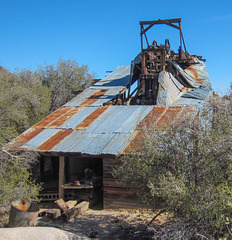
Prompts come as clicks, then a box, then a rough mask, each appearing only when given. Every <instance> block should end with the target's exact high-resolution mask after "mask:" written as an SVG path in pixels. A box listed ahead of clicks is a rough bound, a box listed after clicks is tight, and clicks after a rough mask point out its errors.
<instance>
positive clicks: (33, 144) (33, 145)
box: [22, 127, 60, 150]
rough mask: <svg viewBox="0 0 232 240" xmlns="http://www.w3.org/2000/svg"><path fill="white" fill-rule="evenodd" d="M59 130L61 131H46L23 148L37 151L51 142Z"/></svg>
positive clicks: (53, 129)
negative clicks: (45, 143) (46, 142)
mask: <svg viewBox="0 0 232 240" xmlns="http://www.w3.org/2000/svg"><path fill="white" fill-rule="evenodd" d="M32 128H33V127H32ZM59 130H60V129H55V128H49V129H44V130H43V131H42V132H40V133H39V134H38V135H36V136H35V137H34V138H32V139H31V140H29V141H27V142H26V143H25V144H24V145H22V148H23V149H29V150H36V148H37V147H39V146H40V145H42V144H43V143H44V142H45V141H49V139H50V138H51V137H52V136H53V135H54V134H56V133H57V132H58V131H59Z"/></svg>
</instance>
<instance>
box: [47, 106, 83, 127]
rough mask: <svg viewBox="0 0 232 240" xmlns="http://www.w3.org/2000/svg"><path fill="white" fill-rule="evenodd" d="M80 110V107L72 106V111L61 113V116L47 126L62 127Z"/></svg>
mask: <svg viewBox="0 0 232 240" xmlns="http://www.w3.org/2000/svg"><path fill="white" fill-rule="evenodd" d="M79 110H80V108H78V107H73V108H70V111H68V112H66V113H65V114H63V115H61V117H58V118H57V119H56V120H55V121H53V122H52V123H51V124H48V125H47V126H49V128H56V127H60V126H61V125H62V124H64V123H65V122H66V121H67V120H69V119H70V118H71V117H72V116H73V115H75V114H76V113H78V111H79Z"/></svg>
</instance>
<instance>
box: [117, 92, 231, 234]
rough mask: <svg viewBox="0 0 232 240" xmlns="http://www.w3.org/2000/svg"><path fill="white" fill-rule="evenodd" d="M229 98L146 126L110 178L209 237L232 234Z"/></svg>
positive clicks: (211, 101) (216, 98) (210, 101)
mask: <svg viewBox="0 0 232 240" xmlns="http://www.w3.org/2000/svg"><path fill="white" fill-rule="evenodd" d="M231 136H232V95H231V94H230V95H228V96H227V97H223V98H222V97H219V96H214V97H212V98H211V99H210V100H209V101H208V102H207V103H205V105H204V106H203V107H202V109H201V111H200V113H199V114H197V115H195V116H194V118H193V114H190V115H189V116H186V117H185V118H182V119H178V120H177V121H176V122H175V123H173V124H172V125H170V126H168V127H167V128H165V129H157V128H155V129H154V128H152V127H150V128H149V129H147V130H145V131H144V137H143V138H142V139H140V140H139V142H137V143H136V144H135V146H141V149H140V151H139V152H138V151H136V147H135V148H134V149H132V150H131V152H130V154H127V155H124V156H123V157H122V158H121V161H122V165H121V166H120V167H119V168H117V169H115V171H114V174H115V176H116V177H117V178H119V180H120V181H121V182H122V183H123V184H125V185H126V186H130V187H132V189H134V190H135V192H136V193H137V194H138V196H139V197H140V199H141V200H142V201H143V202H144V203H146V204H148V205H150V206H153V207H157V205H158V206H159V207H162V208H165V209H167V210H168V211H171V212H174V213H175V215H176V216H178V217H180V218H182V219H184V220H185V221H190V222H191V223H192V224H195V225H197V226H201V228H202V226H204V227H203V228H205V232H206V234H208V236H210V235H211V236H215V234H218V236H219V235H220V234H223V233H225V232H226V234H228V235H229V234H231V232H230V231H231V230H230V229H229V227H231V224H232V193H231V191H232V137H231Z"/></svg>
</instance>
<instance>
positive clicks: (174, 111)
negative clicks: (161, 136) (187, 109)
mask: <svg viewBox="0 0 232 240" xmlns="http://www.w3.org/2000/svg"><path fill="white" fill-rule="evenodd" d="M182 110H183V108H182V107H169V108H168V110H167V111H166V112H165V114H164V115H163V116H162V117H161V118H160V119H159V121H158V122H157V124H156V127H158V128H163V127H166V126H168V125H169V124H171V123H172V122H173V121H174V120H175V119H176V118H177V117H178V115H179V114H180V112H181V111H182Z"/></svg>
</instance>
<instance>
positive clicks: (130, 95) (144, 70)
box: [116, 18, 205, 105]
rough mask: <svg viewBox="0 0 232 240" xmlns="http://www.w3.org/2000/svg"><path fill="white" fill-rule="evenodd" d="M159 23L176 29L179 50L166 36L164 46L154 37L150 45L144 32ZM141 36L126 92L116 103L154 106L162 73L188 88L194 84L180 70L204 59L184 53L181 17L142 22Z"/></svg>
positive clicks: (185, 51) (183, 87)
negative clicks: (139, 46) (173, 46)
mask: <svg viewBox="0 0 232 240" xmlns="http://www.w3.org/2000/svg"><path fill="white" fill-rule="evenodd" d="M160 24H165V25H168V26H170V27H172V28H175V29H177V30H179V39H180V44H179V49H178V53H176V52H174V51H173V50H172V49H171V48H170V42H169V40H168V39H165V42H164V44H163V45H158V44H157V41H156V40H153V41H152V43H151V44H150V42H149V41H148V37H147V34H146V33H147V31H148V30H150V29H151V28H152V27H154V26H157V25H160ZM140 37H141V52H140V53H139V55H138V56H137V57H136V58H135V59H134V61H132V63H131V77H130V82H129V85H128V88H127V94H125V92H124V95H123V94H122V95H121V96H120V97H119V98H118V99H117V100H116V101H117V103H116V104H141V105H156V104H157V99H158V95H159V92H160V91H161V90H162V88H161V86H160V82H161V80H160V81H159V76H160V73H161V72H167V73H170V74H172V76H173V77H174V78H175V79H176V80H177V81H178V82H179V83H180V85H181V86H182V89H185V90H188V89H191V88H193V87H195V86H192V85H191V84H190V82H189V81H188V79H186V76H185V75H184V74H182V73H181V71H179V70H180V69H181V70H185V69H187V68H188V67H190V66H192V65H194V64H199V62H201V63H203V62H204V61H205V60H204V59H202V57H201V56H196V55H190V54H189V53H188V52H187V50H186V45H185V42H184V37H183V33H182V29H181V18H176V19H165V20H161V19H159V20H156V21H141V22H140ZM145 44H146V45H147V47H146V48H144V45H145ZM196 59H197V60H196ZM194 80H197V79H194ZM136 81H137V86H136V87H135V86H134V85H133V84H134V83H135V82H136ZM132 85H133V87H132ZM179 90H180V91H182V90H181V89H179Z"/></svg>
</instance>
